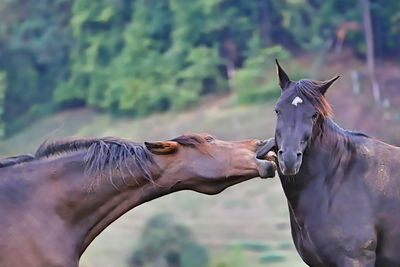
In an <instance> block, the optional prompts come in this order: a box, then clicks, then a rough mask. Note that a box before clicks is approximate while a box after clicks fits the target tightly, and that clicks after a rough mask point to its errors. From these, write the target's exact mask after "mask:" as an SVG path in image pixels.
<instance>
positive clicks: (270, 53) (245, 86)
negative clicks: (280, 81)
mask: <svg viewBox="0 0 400 267" xmlns="http://www.w3.org/2000/svg"><path fill="white" fill-rule="evenodd" d="M251 54H253V55H252V56H250V57H248V58H247V59H246V61H245V62H244V64H243V67H242V68H241V69H239V70H238V71H237V74H236V77H235V79H234V88H235V91H236V92H237V98H238V101H239V102H240V103H246V102H256V101H265V100H269V99H275V98H276V97H277V96H279V94H280V91H279V89H278V86H277V82H276V77H275V75H274V77H266V71H267V70H268V69H270V68H272V67H273V66H274V64H275V63H274V62H275V58H279V59H286V58H288V56H289V54H288V52H287V51H286V50H285V49H284V48H283V47H282V46H272V47H269V48H264V49H258V50H257V52H252V53H251ZM266 78H267V80H265V79H266Z"/></svg>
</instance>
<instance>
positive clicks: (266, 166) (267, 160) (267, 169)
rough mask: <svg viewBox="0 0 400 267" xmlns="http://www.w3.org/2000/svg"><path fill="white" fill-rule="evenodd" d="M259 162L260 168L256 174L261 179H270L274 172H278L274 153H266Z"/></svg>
mask: <svg viewBox="0 0 400 267" xmlns="http://www.w3.org/2000/svg"><path fill="white" fill-rule="evenodd" d="M258 160H259V161H260V163H261V164H260V167H259V168H258V169H259V170H258V172H259V175H260V177H261V178H263V179H266V178H272V177H274V176H275V172H276V171H277V170H278V165H277V156H276V153H275V152H274V151H272V150H271V151H268V153H267V154H265V156H264V157H263V158H262V159H258Z"/></svg>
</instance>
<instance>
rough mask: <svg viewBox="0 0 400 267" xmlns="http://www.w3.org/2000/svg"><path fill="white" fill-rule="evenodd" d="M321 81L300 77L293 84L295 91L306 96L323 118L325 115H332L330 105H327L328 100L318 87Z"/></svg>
mask: <svg viewBox="0 0 400 267" xmlns="http://www.w3.org/2000/svg"><path fill="white" fill-rule="evenodd" d="M322 84H323V82H320V81H316V80H311V79H302V80H300V81H298V82H297V83H296V85H295V90H296V93H297V94H299V95H301V96H303V97H304V98H306V99H307V100H308V101H310V103H311V104H312V105H313V106H314V107H315V108H316V109H317V111H318V113H319V114H320V116H321V117H322V118H323V119H326V118H327V117H329V116H330V117H332V116H333V112H332V107H331V106H330V105H329V103H328V101H326V98H325V96H324V95H323V94H321V92H320V91H319V89H318V87H319V86H321V85H322Z"/></svg>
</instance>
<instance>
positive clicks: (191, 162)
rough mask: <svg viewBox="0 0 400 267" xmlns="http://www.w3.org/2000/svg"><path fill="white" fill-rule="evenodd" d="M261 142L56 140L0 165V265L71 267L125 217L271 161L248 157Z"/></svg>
mask: <svg viewBox="0 0 400 267" xmlns="http://www.w3.org/2000/svg"><path fill="white" fill-rule="evenodd" d="M264 144H265V141H261V140H247V141H236V142H226V141H221V140H217V139H214V138H213V137H212V136H209V135H204V134H203V135H198V134H196V135H184V136H180V137H178V138H175V139H173V140H170V141H162V142H155V143H147V142H145V144H144V145H142V144H137V143H132V142H130V141H127V140H122V139H118V138H102V139H83V140H82V139H81V140H72V141H58V142H56V143H53V144H44V145H42V146H40V147H39V149H38V150H37V152H36V154H35V156H27V155H25V156H19V157H13V158H8V159H5V160H4V161H1V162H0V266H13V267H18V266H78V263H79V258H80V256H81V255H82V253H83V252H84V251H85V249H86V248H87V246H88V245H89V244H90V243H91V242H92V241H93V239H94V238H95V237H96V236H97V235H98V234H99V233H100V232H101V231H103V230H104V229H105V228H106V227H107V226H108V225H109V224H111V223H112V222H113V221H114V220H116V219H117V218H118V217H120V216H121V215H122V214H124V213H125V212H127V211H129V210H130V209H132V208H134V207H135V206H138V205H140V204H142V203H144V202H147V201H150V200H152V199H155V198H158V197H160V196H163V195H166V194H169V193H172V192H176V191H179V190H184V189H189V190H194V191H197V192H201V193H205V194H217V193H219V192H221V191H222V190H224V189H225V188H227V187H229V186H231V185H234V184H237V183H240V182H243V181H245V180H248V179H250V178H253V177H257V176H261V177H273V176H274V174H275V167H276V166H275V164H274V163H272V162H271V161H267V160H258V159H256V158H255V152H256V150H257V149H258V148H259V147H261V146H262V145H264Z"/></svg>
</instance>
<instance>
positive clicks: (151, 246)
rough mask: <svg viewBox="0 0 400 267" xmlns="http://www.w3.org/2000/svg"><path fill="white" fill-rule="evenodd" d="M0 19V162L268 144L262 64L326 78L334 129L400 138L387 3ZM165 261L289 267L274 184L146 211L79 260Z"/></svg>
mask: <svg viewBox="0 0 400 267" xmlns="http://www.w3.org/2000/svg"><path fill="white" fill-rule="evenodd" d="M0 22H1V23H0V155H1V156H11V155H16V154H20V153H33V152H34V151H35V149H36V148H37V147H38V145H39V144H40V143H41V142H43V141H44V140H45V139H46V138H50V139H56V138H59V137H65V136H78V137H95V136H96V137H100V136H120V137H126V138H129V139H131V140H134V141H144V140H162V139H169V138H173V137H176V136H178V135H180V134H182V133H191V132H209V133H211V134H213V135H215V136H216V137H218V138H221V139H246V138H269V137H271V136H273V132H274V124H275V117H274V112H273V107H274V102H275V100H276V99H277V97H278V96H279V94H280V90H279V88H278V86H277V79H276V77H275V70H274V59H275V58H279V59H280V60H281V63H282V65H283V66H284V68H285V69H286V70H287V72H288V73H289V76H290V77H291V78H292V79H294V80H296V79H300V78H303V77H311V78H315V79H328V78H331V77H332V76H334V75H336V74H338V75H341V79H340V80H339V81H338V82H337V83H336V84H335V85H334V86H333V88H331V89H330V90H329V92H328V93H327V97H328V100H329V102H330V103H331V104H332V106H333V110H334V113H335V120H336V121H337V122H338V123H339V124H340V125H341V126H343V127H345V128H349V129H353V130H354V129H357V130H361V131H364V132H366V133H368V134H369V135H371V136H374V137H377V138H379V139H382V140H384V141H386V142H389V143H391V144H395V145H400V93H399V92H400V64H399V62H400V1H398V0H336V1H334V0H253V1H247V0H97V1H92V0H35V1H33V0H1V1H0ZM160 225H164V226H165V227H161V226H160ZM177 233H179V234H177ZM177 236H181V237H182V238H178V237H177ZM149 237H153V238H149ZM177 257H179V258H180V259H181V262H180V264H181V266H213V267H217V266H218V267H225V266H250V267H251V266H256V267H257V266H267V265H271V266H304V264H303V263H302V261H301V259H300V258H299V257H298V256H297V253H296V251H295V249H294V247H293V245H292V241H291V236H290V229H289V218H288V212H287V207H286V200H285V198H284V196H283V192H282V190H281V187H280V182H279V180H278V179H270V180H261V179H253V180H251V181H248V182H245V183H243V184H240V185H237V186H234V187H232V188H229V189H227V190H226V191H224V192H222V193H221V194H219V195H217V196H203V195H200V194H197V193H194V192H179V193H176V194H173V195H170V196H166V197H163V198H160V199H157V200H155V201H152V202H150V203H146V204H144V205H142V206H140V207H137V208H135V209H134V210H132V211H131V212H129V213H128V214H126V215H125V216H123V217H122V218H121V219H119V220H118V221H117V222H115V223H114V224H112V225H111V226H110V227H109V228H108V229H107V230H106V231H105V232H104V233H102V234H101V235H100V236H99V237H98V238H97V239H96V240H95V242H94V243H93V244H92V245H91V246H90V247H89V249H88V250H87V251H86V253H85V254H84V256H83V258H82V261H81V266H87V267H89V266H157V267H158V266H160V267H161V266H168V264H169V266H175V265H174V264H176V262H174V261H175V260H176V258H177ZM135 264H136V265H135ZM140 264H141V265H140Z"/></svg>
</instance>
